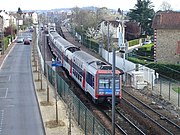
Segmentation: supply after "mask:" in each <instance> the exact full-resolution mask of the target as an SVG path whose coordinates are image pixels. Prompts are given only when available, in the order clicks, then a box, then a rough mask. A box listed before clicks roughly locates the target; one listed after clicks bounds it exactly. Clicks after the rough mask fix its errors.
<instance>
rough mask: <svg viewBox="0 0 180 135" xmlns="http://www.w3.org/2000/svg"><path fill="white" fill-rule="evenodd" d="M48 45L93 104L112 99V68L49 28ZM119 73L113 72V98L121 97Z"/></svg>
mask: <svg viewBox="0 0 180 135" xmlns="http://www.w3.org/2000/svg"><path fill="white" fill-rule="evenodd" d="M50 28H51V29H50V30H49V45H50V48H51V51H52V52H53V53H54V55H55V56H56V58H57V59H58V61H60V62H61V64H62V67H63V68H65V69H66V70H67V72H68V73H69V75H70V76H71V77H72V78H73V79H74V80H75V81H76V83H77V84H78V85H79V86H80V87H81V88H82V90H83V91H85V93H88V94H90V95H91V97H92V100H93V102H95V103H104V102H106V101H111V99H112V85H113V84H112V66H111V65H109V64H107V63H105V62H103V61H101V60H99V59H97V58H95V57H94V56H92V55H90V54H88V53H86V52H84V51H82V50H81V49H80V48H79V47H77V46H75V45H73V44H72V43H70V42H68V41H67V40H65V39H64V38H63V37H61V36H60V35H59V34H58V33H57V32H56V30H55V29H53V28H52V27H50ZM120 73H121V72H120V71H119V70H115V96H116V101H117V102H119V101H120V99H121V97H122V91H121V79H120Z"/></svg>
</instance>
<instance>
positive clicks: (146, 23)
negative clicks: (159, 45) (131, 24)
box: [128, 0, 155, 35]
mask: <svg viewBox="0 0 180 135" xmlns="http://www.w3.org/2000/svg"><path fill="white" fill-rule="evenodd" d="M153 7H154V6H153V5H152V2H151V1H150V0H137V4H135V7H134V9H130V12H129V13H128V16H129V17H130V20H134V21H136V22H139V23H140V26H141V35H152V34H153V29H152V28H151V25H152V20H153V17H154V14H155V12H154V9H153Z"/></svg>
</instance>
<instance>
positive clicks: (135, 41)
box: [128, 39, 139, 47]
mask: <svg viewBox="0 0 180 135" xmlns="http://www.w3.org/2000/svg"><path fill="white" fill-rule="evenodd" d="M128 44H129V47H131V46H134V45H138V44H139V39H135V40H130V41H128Z"/></svg>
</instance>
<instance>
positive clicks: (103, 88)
mask: <svg viewBox="0 0 180 135" xmlns="http://www.w3.org/2000/svg"><path fill="white" fill-rule="evenodd" d="M112 87H113V80H112V76H111V75H103V76H102V75H101V76H99V94H101V95H106V94H107V95H109V94H112ZM119 92H120V78H119V76H118V75H117V76H116V77H115V93H116V95H118V94H119Z"/></svg>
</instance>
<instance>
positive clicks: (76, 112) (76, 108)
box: [45, 64, 110, 135]
mask: <svg viewBox="0 0 180 135" xmlns="http://www.w3.org/2000/svg"><path fill="white" fill-rule="evenodd" d="M45 68H47V70H45V71H48V74H47V73H46V72H45V75H48V77H47V79H48V80H49V82H50V83H51V84H52V86H54V87H55V76H56V82H57V92H58V94H59V95H60V96H61V97H62V99H63V100H64V102H65V103H68V104H67V106H68V109H70V110H71V114H72V115H73V116H74V119H75V121H76V122H77V123H78V125H79V126H80V127H81V128H82V129H83V130H84V133H85V135H110V133H109V132H108V131H107V129H106V128H105V127H104V126H103V125H102V124H101V123H100V122H99V121H98V120H97V119H96V118H95V117H94V116H93V114H92V113H91V112H90V111H89V110H88V109H87V107H86V106H85V105H84V104H83V103H82V102H81V101H80V100H79V99H78V97H77V96H76V95H75V94H74V93H73V92H72V91H71V89H70V87H69V85H68V84H67V83H66V82H65V81H64V80H63V79H62V78H61V77H60V76H59V75H58V74H57V73H56V72H55V71H54V70H53V69H52V68H51V65H48V64H46V66H45Z"/></svg>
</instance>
